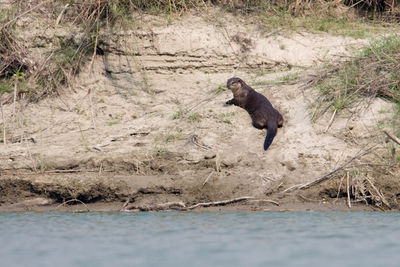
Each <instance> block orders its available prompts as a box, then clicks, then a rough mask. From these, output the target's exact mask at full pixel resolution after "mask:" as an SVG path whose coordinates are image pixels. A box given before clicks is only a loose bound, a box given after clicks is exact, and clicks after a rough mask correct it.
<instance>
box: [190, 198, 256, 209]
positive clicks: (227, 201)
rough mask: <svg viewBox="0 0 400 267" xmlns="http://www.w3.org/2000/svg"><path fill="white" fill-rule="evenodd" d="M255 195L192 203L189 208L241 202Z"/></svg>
mask: <svg viewBox="0 0 400 267" xmlns="http://www.w3.org/2000/svg"><path fill="white" fill-rule="evenodd" d="M253 198H254V197H238V198H234V199H229V200H222V201H215V202H204V203H197V204H195V205H192V206H190V207H188V208H187V209H188V210H192V209H195V208H198V207H211V206H224V205H227V204H232V203H236V202H240V201H244V200H248V199H253Z"/></svg>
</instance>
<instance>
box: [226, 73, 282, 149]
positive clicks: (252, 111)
mask: <svg viewBox="0 0 400 267" xmlns="http://www.w3.org/2000/svg"><path fill="white" fill-rule="evenodd" d="M227 86H228V88H229V89H230V90H231V91H232V93H233V98H232V99H231V100H229V101H227V102H226V104H227V105H232V104H233V105H235V106H239V107H241V108H244V109H245V110H247V112H248V113H249V115H250V117H251V120H252V123H253V126H254V127H256V128H257V129H264V128H266V129H267V137H266V138H265V141H264V150H267V149H268V147H269V146H270V145H271V143H272V140H274V137H275V135H276V132H277V128H278V127H282V125H283V118H282V115H281V114H280V113H279V112H278V111H277V110H276V109H274V108H273V107H272V105H271V103H270V102H269V101H268V99H267V98H266V97H265V96H263V95H262V94H260V93H257V92H256V91H255V90H254V89H253V88H251V87H250V86H248V85H247V84H246V83H245V82H244V81H243V80H242V79H240V78H236V77H233V78H230V79H229V80H228V82H227Z"/></svg>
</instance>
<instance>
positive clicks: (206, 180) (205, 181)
mask: <svg viewBox="0 0 400 267" xmlns="http://www.w3.org/2000/svg"><path fill="white" fill-rule="evenodd" d="M213 173H214V171H212V172H211V173H210V174H209V175H208V176H207V178H206V179H205V180H204V183H203V185H202V186H201V187H202V188H203V187H204V186H205V185H206V183H207V182H208V179H210V178H211V176H212V175H213Z"/></svg>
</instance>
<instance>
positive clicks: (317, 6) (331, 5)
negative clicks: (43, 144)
mask: <svg viewBox="0 0 400 267" xmlns="http://www.w3.org/2000/svg"><path fill="white" fill-rule="evenodd" d="M14 2H15V3H14V5H13V7H12V8H9V9H7V10H0V105H4V104H6V103H10V102H12V101H14V102H15V101H16V100H17V99H18V98H25V99H27V100H28V101H27V102H29V101H38V100H39V99H42V98H43V97H45V96H48V95H54V94H57V93H58V92H59V90H60V89H61V88H64V87H67V86H72V83H71V81H72V79H73V77H74V75H75V74H77V73H78V72H79V71H80V66H82V64H83V63H90V62H91V61H93V59H94V57H95V56H96V55H98V54H102V53H104V51H103V49H102V46H103V40H104V38H105V34H106V32H107V31H106V29H108V28H112V27H113V26H115V25H119V26H121V25H123V24H124V23H126V22H132V21H133V17H132V14H134V13H135V12H139V13H140V12H151V13H157V14H160V13H161V14H165V15H166V16H167V21H168V22H169V21H170V20H172V19H173V17H174V16H179V15H180V14H181V13H182V12H185V11H188V10H192V9H194V10H203V9H205V8H207V7H208V6H210V5H218V6H221V7H223V8H226V9H227V10H228V11H230V12H240V13H243V14H245V15H246V14H250V15H251V16H254V15H256V16H259V18H260V20H261V21H263V22H264V23H265V24H266V25H267V24H269V25H270V26H269V27H276V26H278V27H287V26H284V25H285V24H288V25H289V27H294V26H296V25H301V26H302V27H305V28H311V29H313V30H320V31H325V32H330V31H332V29H334V28H335V27H336V28H341V29H343V28H346V27H345V25H346V24H349V25H352V23H353V22H354V20H355V14H356V13H359V14H361V15H362V16H363V17H362V19H364V20H367V21H369V22H372V23H373V22H375V19H377V18H379V19H380V20H384V21H390V22H392V21H397V20H399V19H400V12H399V2H398V1H387V0H346V1H345V0H336V1H311V0H292V1H279V0H275V1H256V0H237V1H236V0H211V1H203V0H181V1H176V0H150V1H148V0H117V1H106V0H90V1H85V0H77V1H65V0H58V1H22V0H19V1H14ZM41 8H44V9H45V10H46V11H47V12H48V13H49V15H50V16H51V17H52V18H54V19H55V21H56V24H67V25H70V26H71V27H75V28H77V29H78V30H79V32H80V33H81V34H80V35H79V38H77V37H76V36H72V35H71V36H66V37H62V38H61V37H60V38H54V40H53V42H52V48H51V49H49V50H48V51H47V52H46V57H45V60H44V61H35V59H34V57H33V56H31V54H30V51H29V50H28V49H27V48H26V46H25V44H24V42H23V40H21V38H19V37H18V30H19V28H18V24H17V21H18V19H19V18H20V17H22V16H25V15H26V14H30V13H33V12H43V11H39V10H40V9H41ZM309 15H312V16H313V20H312V21H310V20H309V18H308V16H309ZM282 17H283V18H284V19H283V20H282ZM299 19H300V20H301V23H298V22H296V21H297V20H299ZM356 19H360V18H359V17H357V18H356ZM315 21H318V22H317V23H316V22H315ZM271 25H272V26H271ZM266 27H268V26H266ZM341 33H343V32H341ZM352 33H353V34H354V32H352ZM357 34H358V33H357ZM399 70H400V38H399V37H398V36H391V37H387V38H384V39H382V40H376V41H375V42H372V43H371V45H370V46H367V47H366V48H365V49H363V50H362V51H361V52H359V53H358V54H356V55H354V57H351V58H349V59H346V60H345V61H344V62H340V63H339V64H334V65H330V66H327V67H326V69H324V70H323V71H322V72H320V73H319V74H318V75H317V76H316V77H314V78H313V80H312V83H311V84H312V85H313V86H315V87H316V88H318V89H319V92H320V94H319V98H318V100H319V101H317V104H316V105H315V106H314V112H313V114H314V115H313V119H317V118H320V117H321V116H322V115H323V114H324V113H325V112H326V111H328V110H330V109H331V110H332V111H333V112H335V114H336V112H339V111H342V110H350V111H351V112H352V111H353V110H354V107H357V105H359V104H360V103H361V101H363V102H365V101H366V100H368V99H370V98H374V97H382V98H385V99H387V100H389V101H391V102H393V103H395V104H396V109H395V112H393V114H394V116H393V119H392V121H391V124H390V125H384V126H385V127H387V126H390V127H392V128H391V129H392V131H393V132H394V133H395V135H397V136H400V125H399V118H400V71H399ZM185 115H186V114H185V111H184V110H182V111H179V112H177V113H176V114H175V115H174V119H178V118H180V117H185ZM188 119H189V120H192V121H198V120H201V116H200V115H199V114H197V113H195V114H193V115H191V116H188ZM227 121H229V120H227ZM229 123H230V122H229ZM110 126H111V125H110ZM2 128H4V119H3V125H1V126H0V129H2ZM170 138H172V137H170ZM0 140H1V137H0ZM163 152H165V151H164V150H163V148H157V153H159V154H162V153H163ZM399 157H400V156H399V154H398V152H396V151H395V149H394V148H393V149H391V150H388V151H387V153H385V154H384V155H383V156H382V155H379V157H378V158H379V160H377V158H376V157H375V158H372V159H371V161H368V162H361V161H357V162H352V165H349V166H345V167H343V168H341V169H338V170H337V171H335V172H333V173H332V174H331V175H330V176H329V182H328V183H329V184H328V186H325V187H323V188H318V190H320V191H321V194H323V195H327V196H329V197H332V198H338V197H346V198H348V199H349V205H351V204H350V203H351V201H355V202H365V203H368V204H373V205H376V206H378V207H381V208H382V209H387V208H390V207H397V206H398V204H397V203H396V197H397V195H396V194H397V193H398V191H397V188H400V184H399V181H397V180H396V179H393V177H394V175H393V173H394V172H395V170H397V169H398V162H399ZM371 162H374V163H371ZM353 163H354V164H353ZM377 177H379V179H378V178H377ZM327 188H328V189H327ZM75 198H76V197H75Z"/></svg>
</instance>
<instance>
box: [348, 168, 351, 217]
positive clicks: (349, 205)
mask: <svg viewBox="0 0 400 267" xmlns="http://www.w3.org/2000/svg"><path fill="white" fill-rule="evenodd" d="M349 186H350V175H349V172H347V206H348V207H349V208H350V209H351V202H350V190H349Z"/></svg>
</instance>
